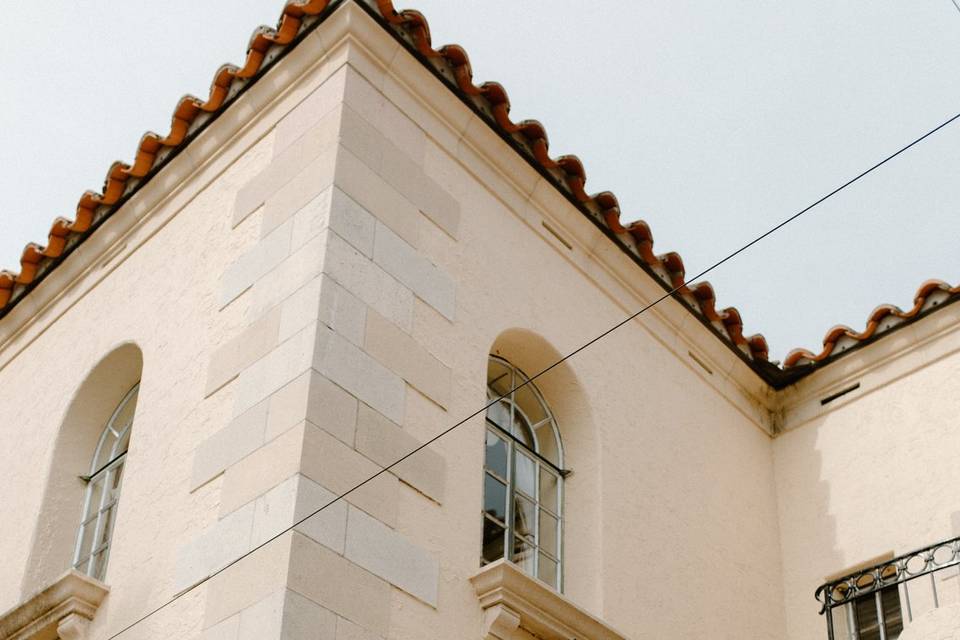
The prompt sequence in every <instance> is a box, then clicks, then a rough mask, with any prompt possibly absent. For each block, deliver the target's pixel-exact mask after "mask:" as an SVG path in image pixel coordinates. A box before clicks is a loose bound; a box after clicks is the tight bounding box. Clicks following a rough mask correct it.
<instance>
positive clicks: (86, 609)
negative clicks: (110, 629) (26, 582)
mask: <svg viewBox="0 0 960 640" xmlns="http://www.w3.org/2000/svg"><path fill="white" fill-rule="evenodd" d="M109 590H110V588H109V587H107V585H105V584H103V583H102V582H100V581H98V580H94V579H93V578H90V577H88V576H85V575H83V574H82V573H79V572H78V571H75V570H73V569H71V570H70V571H68V572H67V573H65V574H63V575H62V576H61V577H60V578H59V579H58V580H57V581H56V582H54V583H53V584H51V585H50V586H48V587H47V588H45V589H43V590H42V591H39V592H37V593H35V594H34V595H33V596H31V597H30V598H29V599H28V600H26V601H24V602H22V603H21V604H19V605H17V606H16V607H14V608H13V609H10V610H9V611H7V612H6V613H4V614H3V615H0V638H6V639H7V640H33V639H34V638H49V637H59V638H61V639H62V640H82V639H83V638H85V637H86V630H87V626H88V625H89V623H90V621H91V620H93V616H94V614H96V612H97V609H98V608H99V607H100V603H101V602H103V599H104V598H105V597H106V595H107V593H108V592H109Z"/></svg>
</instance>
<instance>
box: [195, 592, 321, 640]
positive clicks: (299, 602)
mask: <svg viewBox="0 0 960 640" xmlns="http://www.w3.org/2000/svg"><path fill="white" fill-rule="evenodd" d="M336 633H337V616H336V614H334V613H333V612H331V611H328V610H326V609H324V608H323V607H321V606H320V605H318V604H317V603H315V602H312V601H310V600H308V599H307V598H304V597H303V596H301V595H300V594H299V593H297V592H296V591H291V590H289V589H280V590H278V591H275V592H274V593H271V594H270V595H268V596H267V597H265V598H264V599H262V600H260V601H259V602H256V603H254V604H252V605H250V606H249V607H247V608H246V609H244V610H242V611H240V612H239V613H235V614H234V615H232V616H230V617H229V618H227V619H226V620H222V621H221V622H219V623H217V624H215V625H214V626H212V627H210V628H208V629H206V630H205V631H204V632H203V635H202V636H201V638H202V640H263V639H269V640H334V639H335V638H336Z"/></svg>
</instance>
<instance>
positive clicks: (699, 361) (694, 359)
mask: <svg viewBox="0 0 960 640" xmlns="http://www.w3.org/2000/svg"><path fill="white" fill-rule="evenodd" d="M687 355H688V356H690V358H692V359H693V361H694V362H696V363H697V364H698V365H700V367H701V368H702V369H703V370H704V371H706V372H707V373H709V374H710V375H713V369H711V368H710V367H708V366H707V363H706V362H704V361H703V360H701V359H700V358H698V357H697V356H695V355H693V351H687Z"/></svg>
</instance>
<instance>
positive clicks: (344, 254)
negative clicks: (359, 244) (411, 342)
mask: <svg viewBox="0 0 960 640" xmlns="http://www.w3.org/2000/svg"><path fill="white" fill-rule="evenodd" d="M323 271H324V273H326V274H327V275H329V276H330V277H331V278H332V279H333V280H334V281H336V282H337V284H339V285H340V286H341V287H343V288H344V289H346V290H347V291H348V292H350V294H352V295H353V296H355V297H356V298H358V299H359V300H362V301H363V302H365V303H366V304H367V305H369V306H370V307H371V308H372V309H374V310H376V311H377V313H379V314H380V315H382V316H383V317H385V318H389V319H390V321H391V322H393V323H394V324H396V325H397V326H399V327H401V328H403V329H406V330H409V329H410V328H411V326H412V324H413V293H412V292H411V290H410V289H409V288H408V287H406V286H404V285H403V284H402V283H401V282H400V281H399V280H397V279H396V278H395V277H393V276H392V275H391V274H389V273H387V272H386V271H384V270H383V269H382V268H381V267H380V266H378V265H376V264H374V262H373V261H372V260H370V258H368V257H367V256H365V255H363V254H362V253H361V252H360V251H358V250H357V249H356V248H354V247H353V246H352V245H350V244H349V243H348V242H347V241H346V240H344V239H342V238H340V236H338V235H337V234H336V233H330V234H329V241H328V244H327V246H326V261H325V263H324V266H323Z"/></svg>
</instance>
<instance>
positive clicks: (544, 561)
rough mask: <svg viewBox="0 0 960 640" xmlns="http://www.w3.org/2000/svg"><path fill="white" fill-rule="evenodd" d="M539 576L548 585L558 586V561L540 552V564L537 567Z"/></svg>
mask: <svg viewBox="0 0 960 640" xmlns="http://www.w3.org/2000/svg"><path fill="white" fill-rule="evenodd" d="M537 573H538V574H539V575H538V576H537V577H538V578H540V579H541V580H543V581H544V582H546V583H547V584H548V585H550V586H551V587H553V588H554V589H556V588H557V563H556V561H554V560H553V559H552V558H549V557H547V556H546V555H544V554H542V553H541V554H540V566H539V567H538V568H537Z"/></svg>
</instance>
